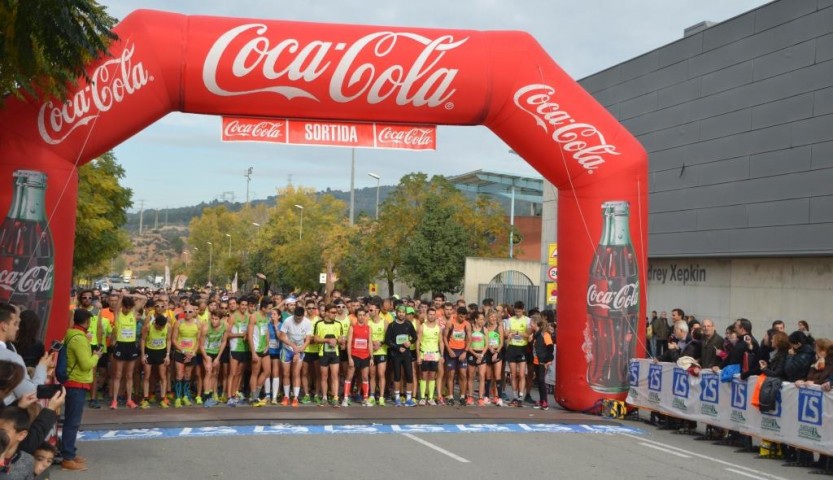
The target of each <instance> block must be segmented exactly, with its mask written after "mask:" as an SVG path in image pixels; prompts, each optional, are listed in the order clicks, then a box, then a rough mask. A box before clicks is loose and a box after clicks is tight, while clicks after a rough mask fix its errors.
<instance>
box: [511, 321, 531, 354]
mask: <svg viewBox="0 0 833 480" xmlns="http://www.w3.org/2000/svg"><path fill="white" fill-rule="evenodd" d="M528 326H529V318H527V317H521V318H518V317H511V318H510V319H509V345H512V346H514V347H525V346H527V344H529V340H527V337H526V330H527V328H528Z"/></svg>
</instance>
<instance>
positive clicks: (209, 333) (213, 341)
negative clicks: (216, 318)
mask: <svg viewBox="0 0 833 480" xmlns="http://www.w3.org/2000/svg"><path fill="white" fill-rule="evenodd" d="M225 333H226V325H225V324H224V323H223V322H220V326H219V327H217V329H216V330H215V329H214V327H213V326H211V324H210V323H209V324H208V329H207V330H206V332H205V340H203V342H202V343H203V350H205V353H208V354H211V355H217V354H218V353H220V344H221V343H223V335H224V334H225Z"/></svg>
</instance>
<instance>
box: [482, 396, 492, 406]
mask: <svg viewBox="0 0 833 480" xmlns="http://www.w3.org/2000/svg"><path fill="white" fill-rule="evenodd" d="M481 400H483V404H484V405H491V404H492V400H491V399H489V397H485V398H482V399H481Z"/></svg>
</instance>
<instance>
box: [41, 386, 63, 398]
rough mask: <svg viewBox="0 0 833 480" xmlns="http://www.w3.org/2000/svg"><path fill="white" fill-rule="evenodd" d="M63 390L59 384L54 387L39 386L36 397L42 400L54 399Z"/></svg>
mask: <svg viewBox="0 0 833 480" xmlns="http://www.w3.org/2000/svg"><path fill="white" fill-rule="evenodd" d="M61 388H63V387H62V386H61V385H60V384H57V383H55V384H52V385H38V388H37V390H36V393H35V396H37V397H38V398H41V399H49V398H52V397H54V396H55V394H56V393H58V392H60V391H61Z"/></svg>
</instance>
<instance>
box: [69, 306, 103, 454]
mask: <svg viewBox="0 0 833 480" xmlns="http://www.w3.org/2000/svg"><path fill="white" fill-rule="evenodd" d="M91 318H93V314H92V313H90V312H89V311H87V310H84V309H78V310H75V312H74V313H73V317H72V321H73V326H72V328H70V329H69V330H68V331H67V334H66V336H65V337H64V348H66V349H67V373H68V375H69V380H68V381H67V382H66V383H64V387H66V392H67V393H66V408H65V412H64V415H65V419H64V430H63V436H62V442H63V443H62V448H61V455H62V457H63V462H61V468H63V469H65V470H86V469H87V461H86V459H84V458H83V457H79V456H76V453H75V440H76V438H77V437H78V428H79V427H80V426H81V416H82V415H83V413H84V401H85V399H86V396H87V392H88V391H89V390H90V389H91V388H92V384H93V369H94V368H95V367H96V365H98V359H99V351H100V350H101V346H100V345H96V348H95V350H92V353H91V347H90V342H89V340H87V328H89V326H90V319H91Z"/></svg>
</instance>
